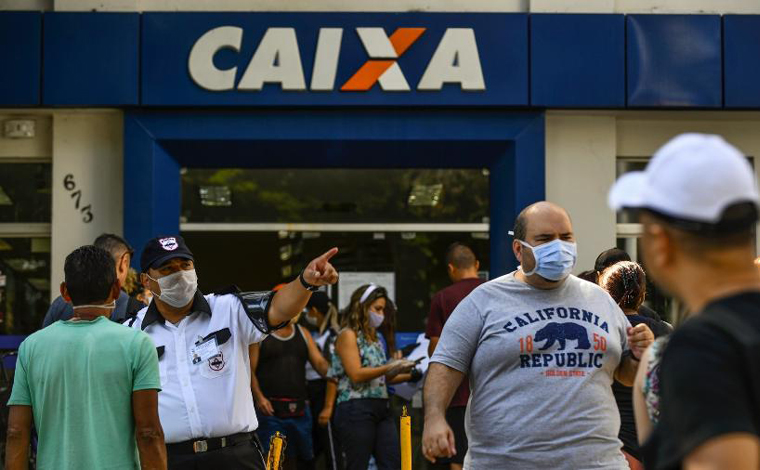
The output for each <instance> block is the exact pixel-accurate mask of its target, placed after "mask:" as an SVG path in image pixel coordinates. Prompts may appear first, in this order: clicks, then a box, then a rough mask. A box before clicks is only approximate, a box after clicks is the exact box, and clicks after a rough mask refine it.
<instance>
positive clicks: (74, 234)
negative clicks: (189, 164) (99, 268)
mask: <svg viewBox="0 0 760 470" xmlns="http://www.w3.org/2000/svg"><path fill="white" fill-rule="evenodd" d="M123 148H124V144H123V118H122V112H121V111H89V112H85V111H81V112H80V111H69V112H60V113H56V114H55V115H54V116H53V223H52V253H51V296H53V297H55V296H57V289H56V286H58V284H60V282H61V281H62V280H63V263H64V260H65V259H66V255H68V254H69V253H70V252H71V251H72V250H74V249H75V248H77V247H78V246H81V245H86V244H89V243H92V241H93V240H94V239H95V237H97V236H98V235H100V234H101V233H104V232H109V233H116V234H118V235H121V234H122V231H123V230H122V228H123V227H122V226H123V212H124V210H123V207H124V197H123V189H122V188H123V167H124V165H123ZM78 191H79V193H78Z"/></svg>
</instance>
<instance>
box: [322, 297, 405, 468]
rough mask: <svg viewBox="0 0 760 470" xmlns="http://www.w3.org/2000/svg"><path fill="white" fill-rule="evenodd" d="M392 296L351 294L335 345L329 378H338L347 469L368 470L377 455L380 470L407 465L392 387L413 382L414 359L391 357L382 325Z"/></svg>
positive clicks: (338, 408)
mask: <svg viewBox="0 0 760 470" xmlns="http://www.w3.org/2000/svg"><path fill="white" fill-rule="evenodd" d="M388 300H389V299H388V292H387V291H386V290H385V288H383V287H381V286H377V285H375V284H368V285H364V286H361V287H360V288H358V289H357V290H356V291H355V292H354V293H353V294H352V295H351V303H350V305H349V307H348V309H347V311H346V314H345V317H344V318H343V322H342V326H343V329H342V330H341V332H340V334H339V335H338V339H337V341H336V344H335V353H336V354H335V355H334V356H333V360H332V363H331V366H330V372H329V373H328V376H330V377H334V378H336V379H337V380H338V389H337V392H338V396H337V400H336V401H337V406H336V409H335V419H334V422H335V426H336V430H337V432H338V435H339V436H340V442H341V445H342V447H343V452H344V455H345V459H346V461H345V464H346V470H366V469H367V466H368V465H369V461H370V457H371V456H374V457H375V461H376V463H377V467H378V469H379V470H391V469H393V470H397V469H398V468H400V467H401V457H400V450H399V439H398V431H397V429H396V425H395V423H394V417H393V416H392V414H391V412H390V402H389V400H388V387H387V385H388V384H393V383H400V382H405V381H408V380H410V379H411V374H410V373H409V372H410V371H411V370H412V369H413V368H414V363H413V362H411V361H407V360H404V359H394V360H391V361H388V360H387V356H386V354H385V349H384V348H383V345H382V343H381V342H380V339H379V336H378V331H377V329H378V328H379V327H380V325H382V324H383V322H384V320H385V309H386V306H387V305H388Z"/></svg>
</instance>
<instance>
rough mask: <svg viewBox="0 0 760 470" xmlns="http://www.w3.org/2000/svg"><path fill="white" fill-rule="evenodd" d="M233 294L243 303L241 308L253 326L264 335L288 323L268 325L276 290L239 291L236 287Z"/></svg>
mask: <svg viewBox="0 0 760 470" xmlns="http://www.w3.org/2000/svg"><path fill="white" fill-rule="evenodd" d="M233 294H234V295H235V297H237V298H238V300H240V303H241V304H242V305H243V309H244V310H245V313H246V314H247V315H248V318H249V319H250V320H251V323H253V326H255V327H256V329H257V330H259V331H261V332H262V333H264V334H265V335H268V334H269V333H271V332H273V331H274V330H279V329H280V328H284V327H286V326H287V325H288V323H289V322H287V321H284V322H282V323H280V324H279V325H275V326H271V325H269V309H270V307H271V306H272V299H273V298H274V295H275V294H276V292H273V291H256V292H240V290H239V289H238V290H237V292H233Z"/></svg>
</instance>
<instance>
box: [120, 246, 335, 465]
mask: <svg viewBox="0 0 760 470" xmlns="http://www.w3.org/2000/svg"><path fill="white" fill-rule="evenodd" d="M337 252H338V249H337V248H333V249H332V250H330V251H328V252H327V253H325V254H324V255H322V256H320V257H319V258H316V259H315V260H313V261H312V262H311V263H309V265H308V266H307V267H306V269H305V270H304V271H303V272H302V273H301V275H299V277H298V279H296V280H295V281H293V282H291V283H289V284H287V285H286V286H285V287H283V288H282V289H280V290H279V291H278V292H277V295H275V293H274V292H253V293H246V294H243V293H231V294H225V295H215V294H211V295H203V294H202V293H201V292H200V291H199V290H198V277H197V275H196V273H195V265H194V260H193V254H192V252H191V251H190V249H189V248H188V247H187V246H186V245H185V242H184V240H183V239H182V237H180V236H167V237H158V238H154V239H152V240H150V241H149V242H148V243H147V245H146V246H145V248H144V249H143V252H142V257H141V259H140V264H141V268H142V274H141V281H142V283H143V285H144V286H145V287H147V288H148V289H150V290H151V291H152V292H153V301H152V302H151V304H150V306H148V307H146V308H144V309H143V310H141V311H140V312H139V313H138V314H137V316H136V317H135V318H134V319H133V320H131V321H130V322H128V324H129V325H130V326H131V327H132V328H139V329H141V330H143V331H144V332H146V333H147V334H148V335H149V336H150V337H151V338H152V339H153V342H154V343H155V345H156V351H157V354H158V356H159V373H160V377H161V388H162V390H161V392H160V393H159V397H158V405H159V415H160V417H161V424H162V426H163V428H164V434H165V436H166V449H167V454H168V460H169V469H180V468H181V469H188V468H190V469H220V468H224V469H264V468H265V464H264V461H263V456H262V455H261V450H260V449H261V447H260V444H259V443H258V441H257V440H256V436H255V433H254V431H255V430H256V428H257V427H258V422H257V420H256V413H255V411H254V407H253V397H252V395H251V368H250V361H249V356H248V346H249V345H251V344H253V343H257V342H260V341H261V340H263V339H264V338H265V336H266V335H267V334H268V333H270V332H271V331H272V330H273V329H277V328H279V327H282V326H285V325H286V324H287V322H288V321H289V320H290V319H291V318H292V317H294V316H296V315H297V314H298V313H299V312H301V311H302V310H303V308H304V307H305V306H306V302H307V301H308V300H309V297H310V296H311V293H312V292H313V291H315V290H316V289H317V288H318V286H323V285H327V284H334V283H335V282H336V281H337V280H338V273H337V271H336V270H335V268H333V266H332V265H331V264H330V262H329V260H330V258H332V257H333V256H334V255H335V254H336V253H337Z"/></svg>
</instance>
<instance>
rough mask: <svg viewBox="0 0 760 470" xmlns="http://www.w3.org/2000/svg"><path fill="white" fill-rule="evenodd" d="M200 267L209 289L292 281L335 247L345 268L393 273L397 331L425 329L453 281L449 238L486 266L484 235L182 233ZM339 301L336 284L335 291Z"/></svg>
mask: <svg viewBox="0 0 760 470" xmlns="http://www.w3.org/2000/svg"><path fill="white" fill-rule="evenodd" d="M182 236H183V237H184V238H185V241H186V242H187V244H188V246H189V247H190V249H191V250H192V251H193V254H194V256H195V260H196V265H197V267H198V279H199V287H200V289H201V290H202V291H205V292H210V291H212V290H215V289H219V288H221V287H224V286H228V285H230V284H236V285H238V286H239V287H240V288H241V289H243V290H263V289H271V288H272V287H274V286H275V285H277V284H279V283H282V282H289V281H291V280H293V279H294V278H295V276H296V275H298V273H300V272H301V270H302V269H303V268H304V267H305V266H306V264H307V263H308V262H309V261H311V260H312V259H313V258H315V257H316V256H318V255H320V254H322V253H324V252H325V251H327V250H328V249H330V248H332V247H333V246H337V247H338V248H340V253H338V255H337V256H336V257H335V258H333V264H334V265H335V267H336V268H337V269H338V270H339V271H340V272H342V273H346V272H351V271H354V272H356V271H359V272H382V273H394V275H395V286H394V287H395V292H396V298H395V299H392V300H394V301H395V302H396V304H397V306H398V313H397V317H396V318H397V330H398V331H422V330H424V325H425V319H426V318H427V314H428V312H429V310H430V299H431V297H432V296H433V294H434V293H435V292H437V291H438V290H440V289H442V288H444V287H446V286H448V285H449V284H451V281H450V280H449V278H448V274H447V270H446V263H445V259H444V258H445V255H446V251H447V249H448V247H449V246H450V245H451V244H452V243H454V242H457V241H458V242H461V243H464V244H466V245H468V246H470V247H471V248H472V249H473V251H474V252H475V254H476V256H477V257H478V259H479V261H480V270H481V272H483V271H485V272H488V268H489V266H490V262H489V261H490V260H489V240H488V234H487V233H465V232H460V233H448V232H432V233H431V232H426V233H371V232H369V233H368V232H321V233H320V232H184V233H183V234H182ZM332 298H333V299H334V300H335V303H336V305H337V298H338V293H337V288H336V290H335V291H333V292H332Z"/></svg>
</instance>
